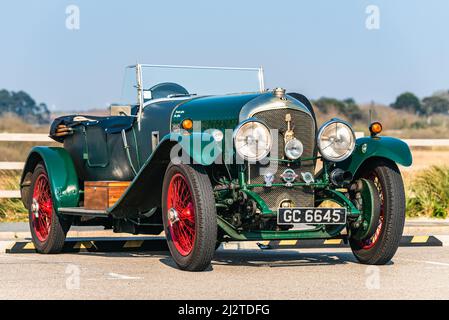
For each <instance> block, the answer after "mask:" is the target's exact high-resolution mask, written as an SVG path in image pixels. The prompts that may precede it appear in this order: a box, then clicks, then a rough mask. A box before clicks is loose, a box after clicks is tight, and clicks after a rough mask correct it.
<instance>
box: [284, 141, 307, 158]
mask: <svg viewBox="0 0 449 320" xmlns="http://www.w3.org/2000/svg"><path fill="white" fill-rule="evenodd" d="M284 152H285V155H286V156H287V158H289V159H290V160H298V159H299V158H300V157H301V156H302V154H303V152H304V146H303V144H302V142H301V141H299V140H298V139H291V140H289V141H288V142H287V143H286V144H285V150H284Z"/></svg>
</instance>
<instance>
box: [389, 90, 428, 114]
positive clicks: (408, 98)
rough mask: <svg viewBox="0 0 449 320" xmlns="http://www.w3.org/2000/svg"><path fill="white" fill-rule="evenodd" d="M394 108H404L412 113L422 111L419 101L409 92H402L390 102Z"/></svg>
mask: <svg viewBox="0 0 449 320" xmlns="http://www.w3.org/2000/svg"><path fill="white" fill-rule="evenodd" d="M391 107H393V108H394V109H400V110H406V111H410V112H414V113H423V111H424V110H423V109H422V105H421V101H419V98H418V97H417V96H415V95H414V94H413V93H411V92H404V93H402V94H401V95H399V96H398V97H397V98H396V101H395V102H394V103H393V104H391Z"/></svg>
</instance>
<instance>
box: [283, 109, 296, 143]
mask: <svg viewBox="0 0 449 320" xmlns="http://www.w3.org/2000/svg"><path fill="white" fill-rule="evenodd" d="M285 122H287V131H285V133H284V141H285V144H287V142H289V141H290V140H292V139H294V138H295V132H294V131H293V128H292V115H291V114H290V113H287V114H286V115H285Z"/></svg>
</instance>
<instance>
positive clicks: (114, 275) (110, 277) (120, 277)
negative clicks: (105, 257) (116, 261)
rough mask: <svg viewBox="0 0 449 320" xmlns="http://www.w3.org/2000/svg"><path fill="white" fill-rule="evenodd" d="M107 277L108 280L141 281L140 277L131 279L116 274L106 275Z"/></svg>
mask: <svg viewBox="0 0 449 320" xmlns="http://www.w3.org/2000/svg"><path fill="white" fill-rule="evenodd" d="M108 276H109V278H108V280H141V279H143V278H141V277H131V276H127V275H124V274H118V273H113V272H110V273H108Z"/></svg>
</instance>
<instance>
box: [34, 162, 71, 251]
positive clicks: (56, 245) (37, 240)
mask: <svg viewBox="0 0 449 320" xmlns="http://www.w3.org/2000/svg"><path fill="white" fill-rule="evenodd" d="M44 177H46V179H47V183H48V187H50V182H49V178H48V174H47V170H46V169H45V166H44V164H43V163H39V164H38V165H37V166H36V168H35V169H34V172H33V175H32V178H31V187H30V193H29V199H28V201H29V206H28V207H29V209H28V213H29V224H30V230H31V237H32V241H33V244H34V246H35V248H36V251H37V252H38V253H42V254H55V253H60V252H61V251H62V249H63V248H64V242H65V239H66V235H67V232H68V231H69V229H70V226H71V222H70V220H69V219H64V218H62V217H59V216H58V214H57V213H56V211H55V208H54V206H53V199H52V197H51V193H50V194H49V195H48V197H49V199H50V200H49V201H51V210H48V214H49V215H51V223H49V224H48V225H49V227H48V228H46V231H47V236H46V237H43V236H42V235H41V234H40V233H39V231H38V230H39V228H38V227H37V224H36V219H38V218H37V217H36V214H35V212H34V211H33V202H34V201H36V202H37V201H38V197H36V198H35V197H34V191H35V189H36V184H37V183H38V181H39V179H44ZM44 180H45V179H44ZM37 211H38V212H39V209H38V210H37ZM50 212H51V213H50Z"/></svg>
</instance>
